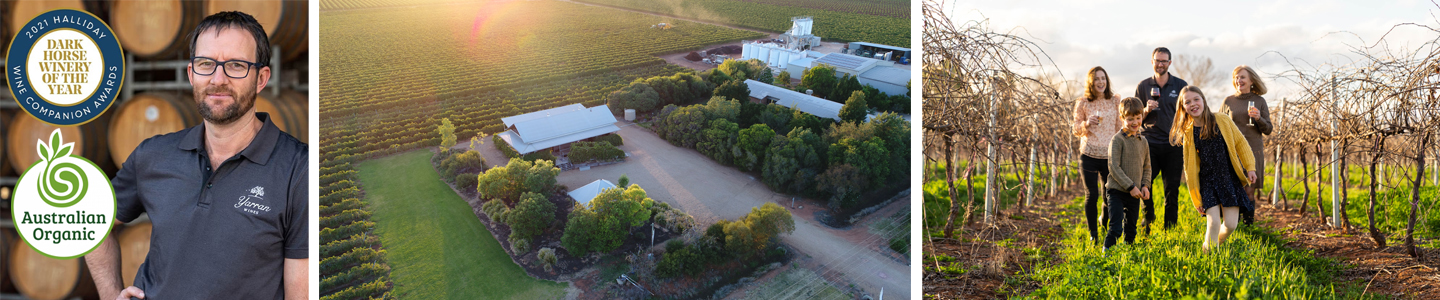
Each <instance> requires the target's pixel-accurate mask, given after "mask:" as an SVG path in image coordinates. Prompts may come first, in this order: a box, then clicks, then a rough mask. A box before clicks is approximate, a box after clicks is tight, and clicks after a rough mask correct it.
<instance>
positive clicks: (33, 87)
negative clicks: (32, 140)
mask: <svg viewBox="0 0 1440 300" xmlns="http://www.w3.org/2000/svg"><path fill="white" fill-rule="evenodd" d="M18 30H19V31H18V32H16V34H15V40H14V41H13V42H12V43H10V49H9V50H8V52H7V54H6V57H7V58H6V61H5V62H6V64H5V65H6V66H7V67H6V69H5V72H4V73H5V82H6V83H7V84H9V85H10V92H11V93H13V94H14V95H15V102H16V103H18V104H20V107H21V108H23V109H25V112H26V113H29V114H30V115H31V116H34V117H35V118H36V119H40V121H43V122H45V123H48V124H53V125H58V126H73V125H80V124H85V123H86V122H90V120H94V119H95V117H98V116H100V114H103V113H104V112H105V110H106V109H109V108H110V105H111V104H112V103H114V102H115V101H114V100H115V97H116V94H118V93H119V92H120V86H121V84H122V82H124V79H125V54H124V52H122V50H121V49H120V41H119V40H116V39H115V35H114V32H112V31H111V30H110V26H108V25H105V22H103V21H100V19H99V18H96V17H95V15H92V14H90V13H88V12H84V11H79V10H73V9H57V10H52V11H48V12H45V13H43V14H40V15H39V16H36V17H35V18H34V19H31V20H30V22H28V23H25V25H24V26H21V27H20V28H18Z"/></svg>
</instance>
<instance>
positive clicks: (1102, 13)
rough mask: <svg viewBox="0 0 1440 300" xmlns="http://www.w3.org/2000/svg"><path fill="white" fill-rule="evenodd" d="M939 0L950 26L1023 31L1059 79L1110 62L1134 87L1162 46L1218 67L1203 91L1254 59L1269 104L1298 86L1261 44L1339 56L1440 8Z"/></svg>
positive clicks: (1397, 42) (1430, 20) (1408, 33)
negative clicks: (972, 23)
mask: <svg viewBox="0 0 1440 300" xmlns="http://www.w3.org/2000/svg"><path fill="white" fill-rule="evenodd" d="M946 6H947V7H946V13H947V14H948V15H950V16H951V18H952V19H954V20H955V22H956V24H957V25H959V24H963V23H964V22H965V21H967V20H978V19H987V18H988V19H989V24H990V28H991V29H992V30H995V31H1000V32H1006V31H1009V32H1012V33H1014V34H1017V35H1020V36H1025V37H1028V38H1030V39H1031V40H1032V41H1034V42H1036V43H1037V44H1039V46H1040V47H1041V48H1042V49H1043V50H1044V51H1045V52H1047V53H1048V54H1049V55H1050V57H1051V58H1052V59H1054V61H1055V64H1056V67H1058V68H1059V71H1061V72H1063V74H1064V76H1065V77H1066V79H1071V80H1075V79H1078V80H1080V81H1081V83H1082V84H1083V80H1084V72H1085V71H1086V70H1088V69H1089V68H1090V67H1093V66H1097V65H1098V66H1102V67H1105V69H1106V70H1108V71H1109V73H1110V78H1111V82H1112V86H1113V89H1114V90H1116V91H1117V92H1118V93H1121V95H1131V94H1133V93H1134V90H1135V85H1136V84H1138V83H1139V82H1140V81H1141V80H1143V79H1144V78H1145V77H1148V76H1150V75H1151V74H1153V71H1151V67H1150V65H1149V59H1150V51H1151V50H1152V49H1154V48H1155V47H1158V46H1165V47H1169V48H1170V49H1171V51H1173V52H1174V53H1175V54H1176V55H1180V54H1186V55H1196V56H1203V57H1208V58H1210V59H1211V60H1212V61H1213V63H1214V65H1215V69H1216V70H1218V71H1220V72H1222V74H1223V75H1222V77H1221V78H1222V79H1221V82H1220V84H1222V85H1216V86H1213V87H1211V88H1208V89H1206V91H1207V92H1208V91H1210V90H1217V91H1215V92H1208V93H1207V94H1210V95H1215V94H1230V93H1233V92H1234V90H1233V88H1230V85H1229V74H1230V70H1232V69H1233V68H1234V67H1235V66H1237V65H1241V64H1247V65H1250V66H1252V67H1254V68H1256V69H1257V71H1258V72H1260V73H1261V76H1262V78H1263V79H1265V80H1266V83H1268V84H1270V86H1271V89H1272V92H1271V93H1270V94H1268V95H1266V98H1267V99H1269V100H1271V101H1272V103H1274V101H1276V100H1277V99H1279V98H1281V97H1285V96H1287V95H1292V94H1294V93H1295V90H1296V88H1295V85H1294V84H1292V83H1290V82H1289V81H1288V80H1286V79H1282V78H1276V77H1275V75H1274V74H1278V73H1280V72H1283V71H1286V70H1289V69H1291V67H1290V66H1289V64H1287V63H1286V62H1285V60H1284V58H1282V57H1281V56H1280V55H1277V54H1275V53H1268V54H1267V52H1270V51H1275V52H1279V53H1281V54H1284V56H1285V57H1288V58H1289V59H1290V62H1291V63H1296V64H1306V65H1324V64H1332V65H1334V64H1346V63H1349V62H1351V61H1353V60H1354V59H1355V57H1354V55H1350V54H1349V53H1350V46H1351V45H1366V46H1368V45H1371V44H1373V43H1375V42H1376V40H1378V39H1379V38H1380V37H1381V36H1382V35H1384V34H1385V32H1386V31H1389V30H1390V29H1391V27H1392V26H1393V25H1395V24H1400V23H1406V22H1410V23H1418V24H1424V25H1429V26H1431V27H1436V28H1440V21H1437V16H1440V8H1437V5H1436V4H1434V2H1431V0H1423V1H1421V0H1395V1H1390V0H1387V1H1338V0H1317V1H1294V0H1280V1H1231V0H1220V1H1188V2H1179V1H1121V0H1078V1H1033V0H1003V1H996V0H984V1H975V0H958V1H956V0H951V1H948V2H947V4H946ZM1341 32H1349V33H1341ZM1352 33H1353V34H1352ZM1434 38H1435V33H1434V32H1433V31H1429V30H1423V29H1415V28H1413V27H1411V28H1404V29H1397V30H1396V31H1395V32H1392V33H1390V35H1389V36H1388V37H1386V41H1388V43H1389V45H1390V46H1391V47H1399V48H1405V49H1412V50H1413V49H1415V48H1417V47H1420V46H1421V44H1422V43H1423V42H1425V41H1429V40H1432V39H1434ZM1347 55H1349V56H1347ZM1174 70H1175V68H1174V67H1173V66H1172V67H1171V72H1172V73H1173V72H1174ZM1187 79H1188V78H1187ZM1212 98H1213V97H1212ZM1212 107H1213V106H1212Z"/></svg>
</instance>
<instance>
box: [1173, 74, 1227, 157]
mask: <svg viewBox="0 0 1440 300" xmlns="http://www.w3.org/2000/svg"><path fill="white" fill-rule="evenodd" d="M1185 93H1195V94H1198V95H1200V105H1202V106H1204V107H1205V108H1204V109H1201V110H1200V115H1199V116H1191V115H1190V112H1188V111H1185V102H1186V100H1185V98H1186V97H1185ZM1176 101H1177V102H1179V103H1175V121H1174V122H1173V123H1171V125H1170V145H1174V146H1180V145H1183V144H1184V143H1185V139H1187V138H1189V135H1187V134H1185V132H1186V131H1187V130H1189V129H1190V128H1191V127H1195V126H1196V124H1195V122H1196V121H1199V122H1200V124H1199V126H1200V138H1201V139H1210V138H1214V137H1215V132H1216V129H1217V128H1216V127H1217V125H1216V124H1215V114H1214V113H1211V112H1210V104H1208V103H1205V92H1201V91H1200V87H1198V86H1193V85H1189V86H1185V87H1184V88H1181V89H1180V98H1179V99H1176Z"/></svg>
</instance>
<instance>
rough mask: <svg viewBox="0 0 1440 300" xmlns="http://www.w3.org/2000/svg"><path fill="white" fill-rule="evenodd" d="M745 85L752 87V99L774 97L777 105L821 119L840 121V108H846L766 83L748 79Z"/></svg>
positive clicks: (842, 105)
mask: <svg viewBox="0 0 1440 300" xmlns="http://www.w3.org/2000/svg"><path fill="white" fill-rule="evenodd" d="M745 84H746V85H748V86H749V87H750V97H754V98H756V99H765V97H773V98H775V99H776V100H775V104H779V105H781V106H785V107H790V108H794V109H797V110H800V111H803V112H805V113H808V114H812V115H815V116H817V117H821V118H830V119H833V120H840V108H841V107H844V106H845V105H844V104H840V103H835V101H830V100H825V99H822V98H820V97H815V96H811V95H806V94H805V93H801V92H796V91H792V90H790V89H786V88H782V87H778V86H773V85H769V84H765V83H764V82H759V81H755V80H753V79H746V80H745Z"/></svg>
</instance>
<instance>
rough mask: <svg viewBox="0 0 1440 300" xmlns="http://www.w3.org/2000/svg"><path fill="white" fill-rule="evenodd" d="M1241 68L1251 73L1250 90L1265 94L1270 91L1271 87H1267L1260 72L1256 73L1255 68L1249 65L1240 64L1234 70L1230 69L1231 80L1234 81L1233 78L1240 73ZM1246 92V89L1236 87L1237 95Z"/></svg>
mask: <svg viewBox="0 0 1440 300" xmlns="http://www.w3.org/2000/svg"><path fill="white" fill-rule="evenodd" d="M1241 70H1244V71H1245V72H1249V73H1250V90H1249V91H1248V92H1251V93H1255V94H1256V95H1265V92H1267V91H1270V89H1267V88H1265V81H1263V80H1260V74H1256V73H1255V69H1251V68H1250V66H1247V65H1240V66H1238V67H1235V70H1234V71H1230V79H1231V80H1232V81H1231V82H1234V81H1233V80H1234V79H1235V76H1236V75H1240V71H1241ZM1245 92H1246V91H1241V90H1239V89H1236V90H1235V95H1241V94H1245Z"/></svg>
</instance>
